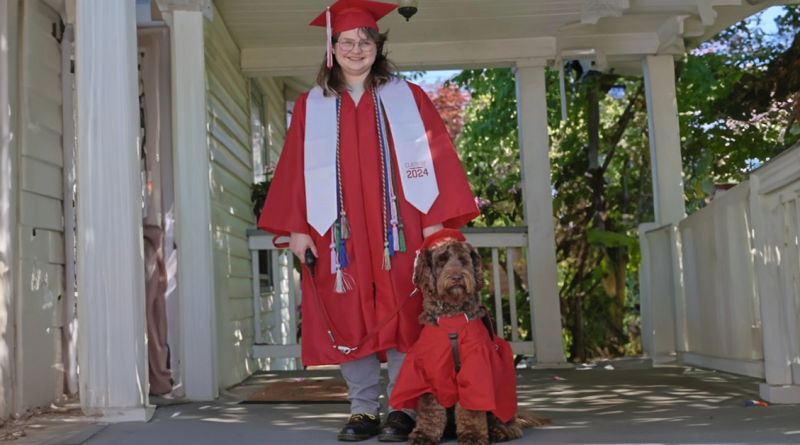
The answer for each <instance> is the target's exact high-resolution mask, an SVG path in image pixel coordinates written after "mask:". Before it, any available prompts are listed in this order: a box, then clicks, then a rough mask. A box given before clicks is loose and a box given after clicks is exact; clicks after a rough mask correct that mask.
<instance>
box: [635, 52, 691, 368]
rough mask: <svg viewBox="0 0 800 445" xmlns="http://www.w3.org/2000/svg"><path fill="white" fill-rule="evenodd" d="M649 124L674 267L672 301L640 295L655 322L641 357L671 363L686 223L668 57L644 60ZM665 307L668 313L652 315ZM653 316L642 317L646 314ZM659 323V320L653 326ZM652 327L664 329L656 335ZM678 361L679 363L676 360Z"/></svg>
mask: <svg viewBox="0 0 800 445" xmlns="http://www.w3.org/2000/svg"><path fill="white" fill-rule="evenodd" d="M643 68H644V81H645V92H646V97H647V120H648V126H649V136H650V163H651V166H650V168H651V170H652V172H653V199H654V204H655V219H656V221H655V222H656V225H657V226H665V225H668V224H672V225H673V226H674V227H672V228H671V229H670V247H671V258H670V262H671V265H672V284H673V286H672V288H673V291H674V292H673V294H674V295H672V297H673V299H672V301H670V302H669V304H665V302H656V301H651V297H653V296H652V295H649V294H647V293H644V292H643V294H642V312H643V318H642V319H643V320H645V319H650V320H653V324H652V325H650V326H647V325H644V326H642V328H643V330H647V331H648V333H647V334H644V335H652V338H653V339H654V343H653V347H654V348H653V349H652V350H649V351H648V350H645V352H646V353H647V354H648V355H649V356H650V357H651V358H653V359H654V360H657V361H661V360H670V359H671V354H668V355H666V356H665V355H664V353H665V352H667V351H676V352H678V353H680V352H681V351H685V349H686V348H685V345H686V316H685V311H684V294H683V279H682V267H681V255H682V253H681V249H680V239H679V233H678V230H677V225H678V223H680V221H681V220H683V219H684V218H685V217H686V205H685V203H684V197H683V196H684V193H683V160H682V158H681V135H680V124H679V122H678V100H677V95H676V90H675V61H674V58H673V56H671V55H663V56H647V57H645V58H644V60H643ZM656 307H661V308H663V307H667V308H668V309H669V310H671V311H672V313H671V314H670V313H667V312H665V311H663V310H656V309H654V308H656ZM648 311H649V312H651V313H649V314H645V312H648ZM657 319H658V320H657ZM656 326H663V327H664V328H663V329H661V330H660V331H659V332H656V331H655V327H656ZM679 358H680V357H679Z"/></svg>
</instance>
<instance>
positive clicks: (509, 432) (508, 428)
mask: <svg viewBox="0 0 800 445" xmlns="http://www.w3.org/2000/svg"><path fill="white" fill-rule="evenodd" d="M520 437H522V430H521V429H520V428H519V427H518V426H515V425H506V424H504V423H500V422H498V423H496V424H494V425H491V426H489V443H497V442H508V441H509V440H514V439H519V438H520Z"/></svg>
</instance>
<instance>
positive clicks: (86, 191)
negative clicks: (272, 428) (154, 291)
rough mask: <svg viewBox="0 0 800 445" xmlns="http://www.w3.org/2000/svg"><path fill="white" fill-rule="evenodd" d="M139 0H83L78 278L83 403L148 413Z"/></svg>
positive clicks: (113, 414)
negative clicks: (139, 75)
mask: <svg viewBox="0 0 800 445" xmlns="http://www.w3.org/2000/svg"><path fill="white" fill-rule="evenodd" d="M134 6H135V5H134V2H129V1H119V0H118V1H108V0H78V2H77V9H76V23H75V25H76V26H75V32H76V36H75V42H76V48H75V75H76V91H77V94H76V96H77V127H78V128H77V138H78V147H77V154H78V156H77V157H78V159H77V161H78V162H77V177H78V178H80V180H79V181H78V202H77V237H78V241H77V246H78V251H77V264H78V267H77V276H78V291H79V294H80V299H81V302H80V310H79V311H78V321H79V324H80V329H79V334H78V335H79V345H80V346H79V357H80V392H81V406H82V407H83V410H84V412H86V413H87V414H101V415H104V416H106V418H105V419H104V420H106V419H109V420H112V421H114V420H125V421H130V420H147V419H148V418H149V416H150V415H151V414H152V410H150V409H148V407H147V400H148V399H147V392H148V382H147V348H146V346H145V336H146V330H145V316H144V311H145V300H144V270H143V262H144V260H143V257H142V213H141V212H142V211H141V205H142V197H141V194H142V183H141V177H140V175H139V106H138V94H137V92H138V81H137V69H136V13H135V11H134Z"/></svg>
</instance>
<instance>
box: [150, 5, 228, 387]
mask: <svg viewBox="0 0 800 445" xmlns="http://www.w3.org/2000/svg"><path fill="white" fill-rule="evenodd" d="M209 5H210V2H209V1H206V0H158V6H159V7H160V8H161V12H162V13H163V15H164V19H165V20H166V22H167V23H168V24H169V25H170V41H171V43H172V48H171V55H172V122H173V163H174V168H173V169H174V181H175V242H176V244H177V251H178V274H177V280H178V299H179V302H180V311H181V318H180V324H181V328H180V332H181V350H180V354H181V363H182V364H183V369H182V373H183V378H184V380H183V381H184V385H185V394H186V398H188V399H191V400H211V399H214V398H216V397H217V395H218V387H217V385H218V383H217V363H216V355H217V350H216V349H217V341H216V338H217V336H216V325H217V321H216V316H215V313H216V311H215V299H214V265H213V247H212V244H211V199H210V192H209V191H210V184H209V169H210V168H211V166H210V163H209V158H208V156H209V155H208V148H207V146H208V144H207V142H206V136H207V135H206V85H205V69H206V67H205V47H204V42H203V10H204V9H207V8H208V6H209Z"/></svg>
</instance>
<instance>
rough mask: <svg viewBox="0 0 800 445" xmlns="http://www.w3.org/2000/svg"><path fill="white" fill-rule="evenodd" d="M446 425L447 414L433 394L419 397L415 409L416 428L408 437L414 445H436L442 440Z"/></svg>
mask: <svg viewBox="0 0 800 445" xmlns="http://www.w3.org/2000/svg"><path fill="white" fill-rule="evenodd" d="M446 424H447V412H446V410H445V408H444V407H443V406H442V405H441V404H440V403H439V400H437V399H436V396H434V395H433V394H430V393H428V394H423V395H421V396H420V397H419V407H418V408H417V427H416V428H414V431H412V432H411V434H409V435H408V441H409V442H410V443H412V444H414V445H436V444H438V443H439V441H440V440H442V434H444V427H445V425H446Z"/></svg>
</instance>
